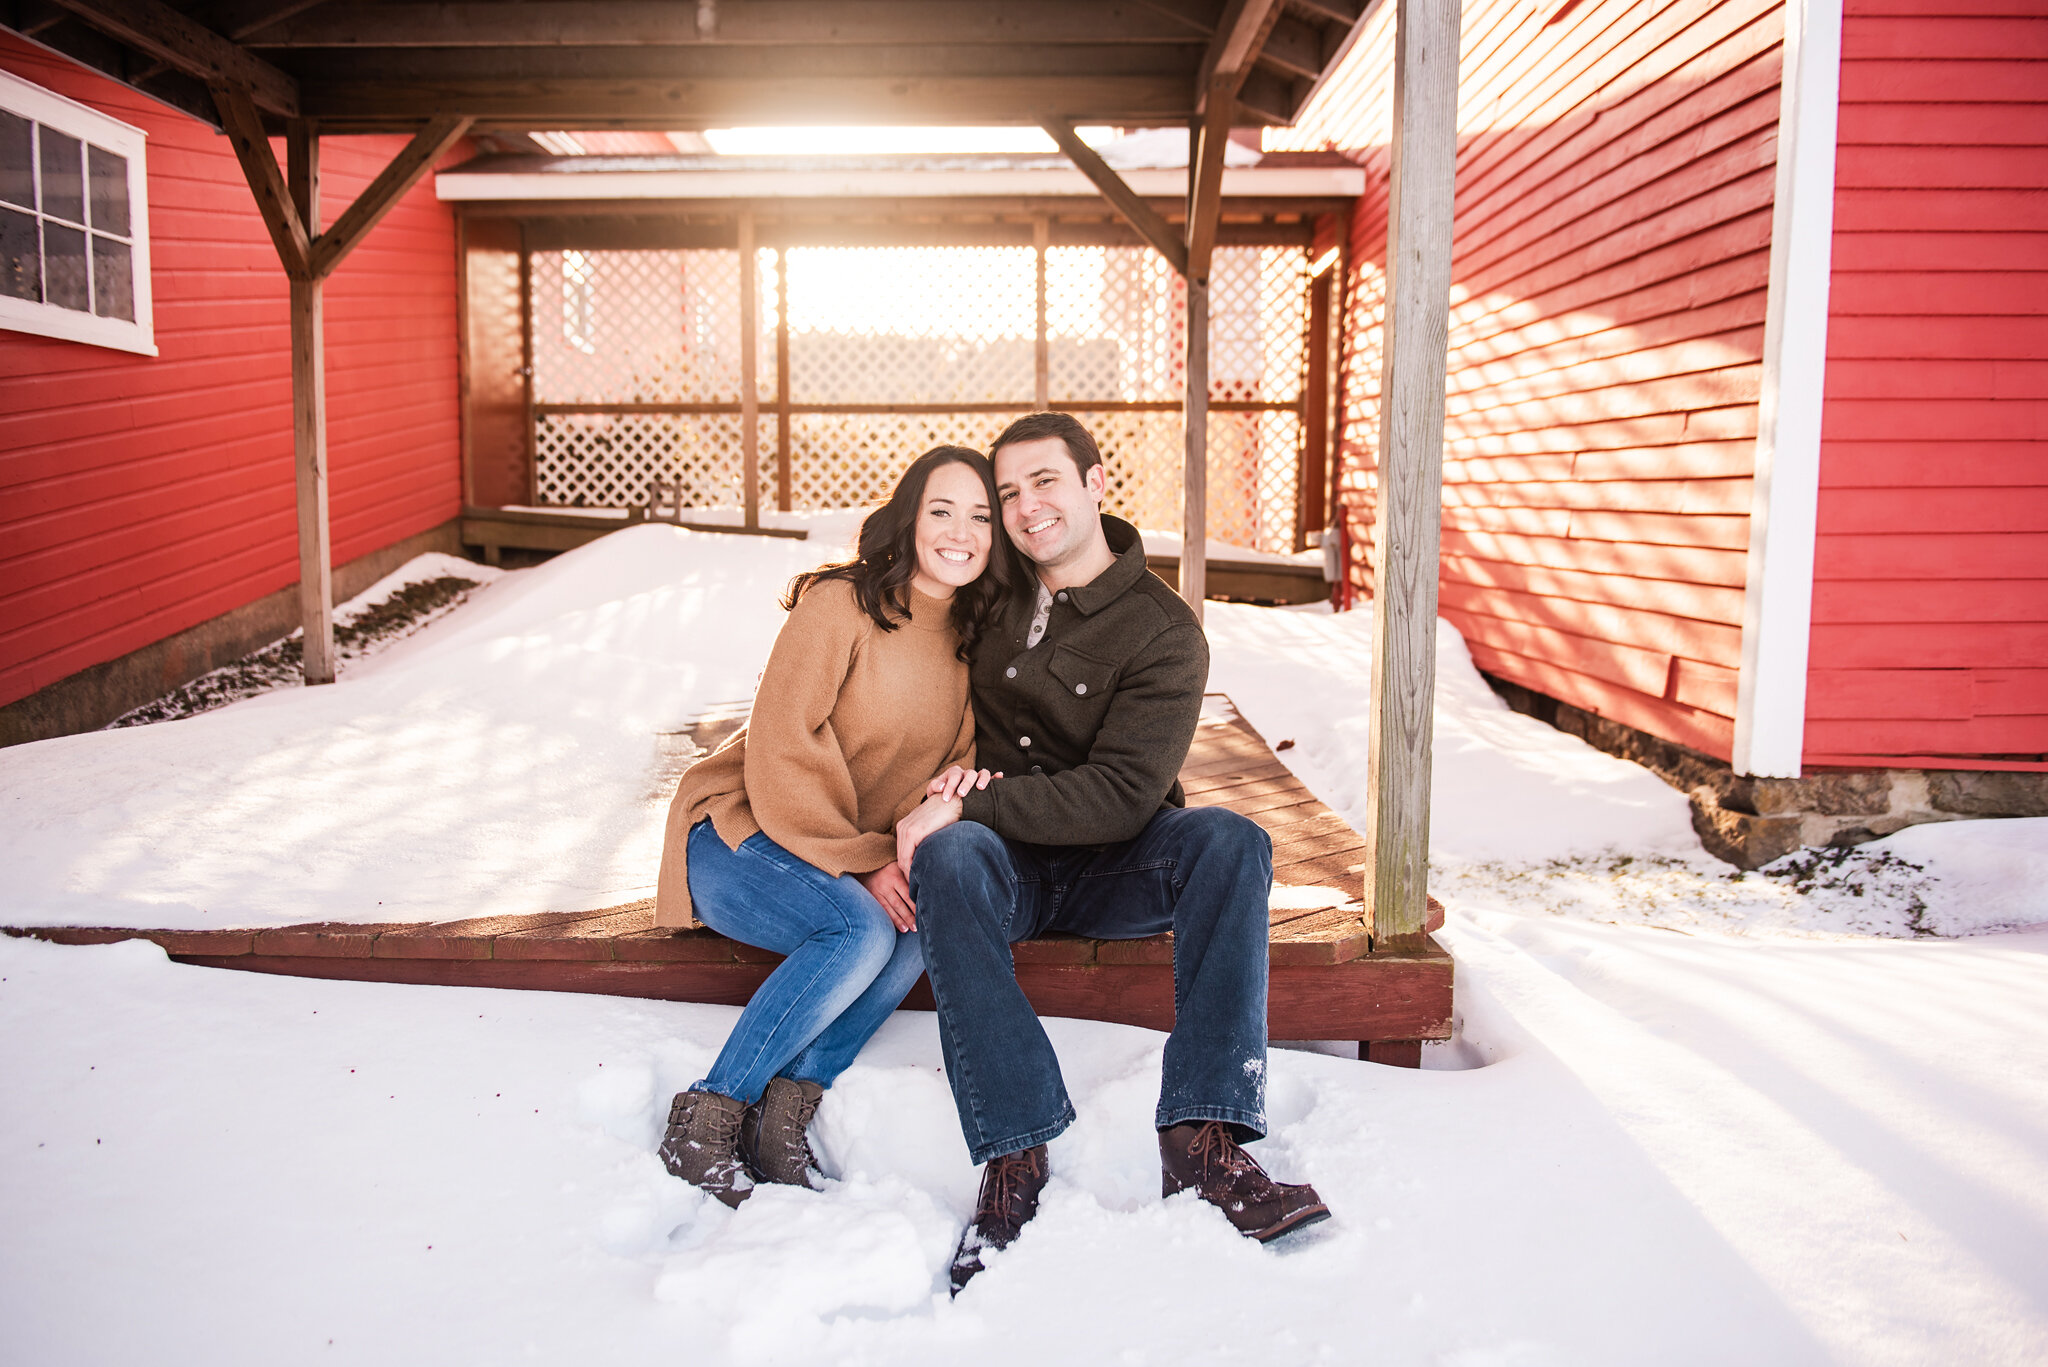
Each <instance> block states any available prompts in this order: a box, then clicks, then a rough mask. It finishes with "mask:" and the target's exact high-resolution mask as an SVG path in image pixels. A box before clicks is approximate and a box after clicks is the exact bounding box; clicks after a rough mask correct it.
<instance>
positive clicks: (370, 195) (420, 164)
mask: <svg viewBox="0 0 2048 1367" xmlns="http://www.w3.org/2000/svg"><path fill="white" fill-rule="evenodd" d="M472 122H473V120H470V119H467V118H462V117H459V116H456V115H452V114H444V115H441V116H440V117H439V118H435V119H430V120H428V122H427V126H426V127H424V128H422V129H421V130H420V131H419V132H417V133H415V134H414V135H413V139H412V141H411V142H409V143H407V144H406V145H405V147H404V148H403V149H401V150H400V151H399V153H398V155H397V156H395V157H393V158H392V159H391V164H390V165H388V166H386V167H385V168H384V169H383V170H382V171H380V172H378V174H377V178H376V179H375V180H373V181H371V182H370V183H369V185H367V186H366V187H364V189H363V192H362V193H361V194H359V195H357V196H356V199H355V203H353V204H351V205H349V206H348V208H347V209H346V210H345V211H344V212H343V213H342V215H341V217H340V218H338V219H336V220H335V221H334V226H333V227H332V228H330V229H328V230H327V231H326V232H324V233H322V234H320V236H319V237H318V239H316V240H315V241H314V243H313V252H312V270H313V274H314V275H316V276H318V277H319V278H320V279H323V280H324V279H326V278H327V277H328V276H329V275H332V274H333V273H334V268H335V267H336V266H339V265H340V264H341V262H342V258H343V257H346V256H347V255H348V254H349V253H350V252H352V251H354V250H355V249H356V245H357V244H358V243H360V242H361V241H362V240H363V238H364V237H366V236H368V235H369V231H370V229H372V228H374V227H376V226H377V224H378V223H379V222H381V221H382V220H383V218H384V215H386V214H388V213H390V212H391V209H392V206H394V205H395V204H397V203H398V201H399V200H401V199H403V198H404V197H405V192H406V191H408V190H410V189H412V187H413V186H415V185H417V184H419V181H420V177H421V176H424V175H425V174H426V173H427V172H428V171H430V170H432V169H433V166H434V163H435V162H437V161H439V160H440V159H441V154H442V153H444V152H446V151H447V150H448V149H449V148H450V147H453V146H454V145H455V142H456V139H458V138H460V137H461V136H462V135H463V134H464V133H467V132H468V131H469V125H470V124H471V123H472Z"/></svg>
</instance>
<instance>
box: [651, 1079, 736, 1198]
mask: <svg viewBox="0 0 2048 1367" xmlns="http://www.w3.org/2000/svg"><path fill="white" fill-rule="evenodd" d="M745 1110H746V1107H745V1106H742V1105H741V1104H740V1103H739V1102H738V1101H735V1100H734V1099H733V1098H731V1097H729V1096H720V1095H719V1094H718V1093H717V1092H677V1093H676V1099H675V1100H674V1101H673V1102H671V1103H669V1108H668V1133H666V1134H665V1135H663V1136H662V1140H661V1165H662V1166H663V1167H665V1168H667V1169H668V1170H669V1173H670V1175H672V1176H675V1177H680V1178H682V1179H683V1180H684V1181H685V1182H688V1183H689V1184H690V1185H691V1186H694V1187H702V1188H703V1189H704V1190H705V1191H708V1192H710V1193H711V1194H712V1195H713V1196H716V1197H717V1198H718V1199H719V1200H721V1201H723V1202H725V1204H727V1205H729V1206H737V1205H739V1203H740V1202H742V1201H744V1200H746V1199H747V1194H748V1193H749V1192H750V1191H752V1190H753V1185H754V1184H753V1182H752V1180H750V1179H749V1178H748V1176H747V1170H746V1167H745V1165H744V1164H742V1163H741V1162H740V1156H739V1135H740V1114H741V1112H743V1111H745Z"/></svg>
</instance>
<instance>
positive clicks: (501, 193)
mask: <svg viewBox="0 0 2048 1367" xmlns="http://www.w3.org/2000/svg"><path fill="white" fill-rule="evenodd" d="M1122 175H1123V178H1124V180H1125V182H1126V183H1127V184H1129V185H1130V187H1131V189H1133V190H1134V191H1136V192H1137V193H1138V194H1140V195H1146V196H1150V197H1152V198H1156V199H1178V198H1180V197H1182V196H1183V195H1185V194H1186V193H1187V183H1188V173H1187V172H1186V171H1185V170H1181V169H1178V168H1175V169H1169V170H1164V171H1160V170H1151V169H1147V170H1136V171H1124V172H1122ZM1100 193H1101V192H1100V191H1099V190H1097V189H1096V188H1095V183H1094V182H1093V181H1091V180H1089V179H1088V177H1086V176H1084V175H1082V174H1081V173H1080V172H1079V171H1077V170H1075V169H1073V168H1072V167H1058V168H1047V169H1043V170H1037V169H1022V168H1012V169H1004V170H989V171H981V170H943V171H918V170H903V171H883V170H871V169H861V170H845V171H837V170H829V169H820V170H804V171H773V170H759V169H748V170H731V171H726V170H692V171H669V170H660V171H443V172H441V173H440V174H439V175H437V176H435V177H434V195H435V197H436V198H438V199H443V200H550V199H553V200H593V199H771V198H789V199H818V198H831V199H839V198H846V199H866V198H887V199H917V198H925V197H930V196H946V197H956V196H957V197H967V196H975V195H1062V196H1073V197H1076V198H1089V199H1092V198H1094V197H1096V196H1097V195H1099V194H1100ZM1223 193H1224V195H1225V196H1232V197H1234V196H1270V197H1274V198H1282V197H1286V198H1292V197H1295V196H1306V197H1320V196H1343V197H1355V196H1357V195H1361V194H1364V193H1365V171H1364V169H1363V168H1361V167H1357V166H1234V167H1231V168H1230V169H1229V170H1227V171H1225V172H1224V173H1223Z"/></svg>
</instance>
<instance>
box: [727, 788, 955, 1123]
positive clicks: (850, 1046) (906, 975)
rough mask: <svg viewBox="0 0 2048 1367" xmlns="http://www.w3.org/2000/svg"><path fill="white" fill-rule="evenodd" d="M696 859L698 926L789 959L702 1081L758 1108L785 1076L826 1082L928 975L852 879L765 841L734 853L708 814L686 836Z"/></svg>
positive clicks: (905, 939) (907, 940)
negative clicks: (772, 1084) (763, 1096)
mask: <svg viewBox="0 0 2048 1367" xmlns="http://www.w3.org/2000/svg"><path fill="white" fill-rule="evenodd" d="M688 864H689V871H690V901H691V903H692V904H693V905H694V906H695V908H696V912H697V919H698V920H700V921H702V922H703V923H704V924H705V925H707V926H710V927H711V928H712V929H713V930H715V931H717V932H718V933H719V934H720V935H725V936H729V937H730V938H732V939H735V940H739V941H742V942H744V943H746V944H750V945H756V946H758V947H760V948H762V949H767V950H773V951H774V952H775V953H777V954H783V955H787V956H788V957H787V958H785V959H783V961H782V963H781V964H780V965H778V966H777V967H776V969H775V971H774V972H773V973H771V974H769V975H768V981H767V982H764V983H762V984H761V987H760V990H758V991H757V992H755V993H754V999H753V1000H752V1001H750V1002H748V1003H747V1009H746V1010H744V1011H742V1012H740V1018H739V1022H738V1023H737V1024H736V1025H734V1026H733V1028H732V1034H730V1035H728V1036H727V1037H726V1040H725V1047H724V1048H723V1049H721V1050H720V1051H719V1053H718V1059H717V1061H716V1062H714V1063H713V1064H712V1065H711V1071H710V1072H709V1073H707V1074H706V1075H705V1076H704V1078H703V1079H702V1080H701V1081H699V1082H698V1083H697V1084H696V1086H697V1087H698V1088H701V1089H703V1090H705V1091H711V1092H717V1093H719V1094H720V1095H723V1096H729V1097H733V1098H735V1099H737V1100H740V1101H744V1102H746V1103H747V1104H748V1105H750V1106H751V1105H752V1104H753V1103H754V1102H756V1101H759V1100H760V1099H761V1093H762V1092H763V1091H765V1090H767V1087H768V1080H769V1079H770V1078H773V1077H775V1076H777V1075H778V1074H780V1075H781V1076H783V1077H790V1078H795V1079H797V1080H798V1081H800V1082H815V1083H817V1084H818V1085H819V1086H821V1087H830V1086H831V1085H832V1080H833V1079H834V1078H836V1077H838V1076H839V1075H840V1074H841V1073H843V1072H845V1071H846V1067H847V1065H848V1064H850V1063H852V1062H853V1060H854V1056H855V1055H857V1054H858V1053H860V1050H861V1046H862V1045H864V1044H866V1043H867V1042H868V1040H869V1039H870V1038H871V1037H872V1036H873V1035H874V1033H875V1031H877V1030H879V1029H881V1027H882V1022H883V1021H885V1020H887V1019H889V1013H890V1012H892V1011H894V1010H895V1009H896V1006H897V1004H898V1003H899V1002H901V1001H902V1000H903V994H904V993H906V992H908V991H910V988H911V984H913V983H915V982H916V981H917V977H918V974H920V973H922V972H923V971H924V957H923V955H921V954H920V953H919V952H918V944H917V935H916V933H915V932H912V933H910V934H907V935H906V934H903V933H900V932H899V931H898V930H897V929H896V925H895V923H894V922H893V921H891V920H890V919H889V916H888V913H886V912H884V911H883V910H882V904H881V903H879V902H877V901H876V900H875V899H874V897H873V896H872V895H870V894H869V892H868V890H867V889H866V888H864V887H862V886H861V885H860V883H859V881H858V880H856V879H855V878H854V877H853V875H852V874H841V875H840V876H839V877H837V878H834V877H833V876H831V875H830V874H828V873H825V872H824V871H822V870H820V869H818V868H815V867H814V866H812V865H810V864H806V863H805V862H804V861H803V860H801V859H799V858H797V857H796V856H795V855H793V854H791V853H790V852H789V851H788V850H785V849H783V848H782V846H780V845H778V844H776V843H775V842H774V841H773V840H770V839H769V838H768V837H767V836H766V835H761V834H757V835H751V836H748V837H747V839H746V840H744V841H742V842H741V844H740V847H739V848H738V849H737V850H729V849H727V848H726V847H725V842H724V841H723V840H720V839H719V838H718V832H717V831H715V830H713V829H712V827H711V822H710V820H709V818H707V819H705V820H703V821H699V822H698V823H697V824H696V825H695V826H693V827H692V828H691V829H690V857H689V861H688Z"/></svg>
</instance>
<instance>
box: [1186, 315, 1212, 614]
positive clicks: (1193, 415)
mask: <svg viewBox="0 0 2048 1367" xmlns="http://www.w3.org/2000/svg"><path fill="white" fill-rule="evenodd" d="M1187 291H1188V336H1187V349H1188V350H1187V367H1186V369H1187V389H1186V391H1185V397H1184V398H1183V399H1182V401H1181V415H1182V421H1183V422H1184V423H1185V424H1186V440H1185V445H1184V447H1183V454H1182V463H1181V504H1180V508H1181V512H1180V596H1181V598H1182V599H1183V600H1184V601H1185V602H1186V603H1187V605H1188V606H1189V607H1191V608H1193V609H1194V610H1195V620H1196V621H1197V622H1199V621H1201V620H1202V600H1203V599H1204V598H1206V597H1207V596H1208V592H1209V282H1208V280H1207V279H1206V278H1204V279H1201V280H1197V279H1195V278H1194V277H1193V276H1189V277H1188V280H1187Z"/></svg>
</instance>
